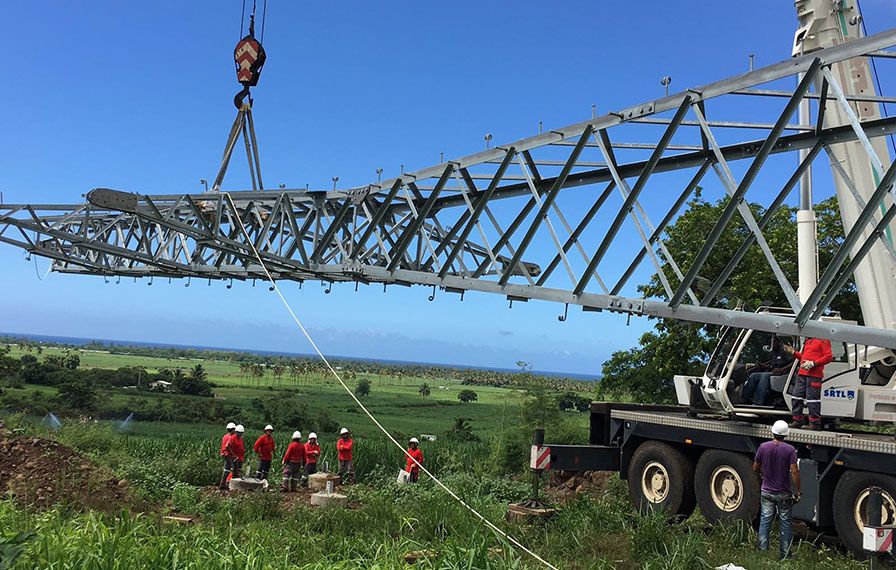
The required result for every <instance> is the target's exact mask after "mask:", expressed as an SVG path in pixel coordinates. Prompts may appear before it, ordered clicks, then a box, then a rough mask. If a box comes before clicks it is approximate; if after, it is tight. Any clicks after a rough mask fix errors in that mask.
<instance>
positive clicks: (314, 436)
mask: <svg viewBox="0 0 896 570" xmlns="http://www.w3.org/2000/svg"><path fill="white" fill-rule="evenodd" d="M308 439H317V434H316V433H314V432H311V433H309V434H308Z"/></svg>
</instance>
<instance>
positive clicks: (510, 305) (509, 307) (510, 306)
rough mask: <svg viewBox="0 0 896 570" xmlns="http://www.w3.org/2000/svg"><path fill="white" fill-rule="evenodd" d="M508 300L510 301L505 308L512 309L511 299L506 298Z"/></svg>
mask: <svg viewBox="0 0 896 570" xmlns="http://www.w3.org/2000/svg"><path fill="white" fill-rule="evenodd" d="M508 300H509V301H510V304H509V305H507V308H508V309H512V308H513V299H508Z"/></svg>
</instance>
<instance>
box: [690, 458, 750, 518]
mask: <svg viewBox="0 0 896 570" xmlns="http://www.w3.org/2000/svg"><path fill="white" fill-rule="evenodd" d="M694 490H695V491H696V495H697V504H698V505H699V506H700V512H702V513H703V516H704V517H706V520H707V521H709V522H710V523H716V522H719V521H738V520H739V521H744V522H746V523H749V524H753V523H754V522H755V521H756V517H757V516H758V515H759V499H760V490H759V477H758V476H757V475H756V473H755V472H754V471H753V463H752V462H751V461H750V459H749V458H747V457H746V456H744V455H741V454H739V453H732V452H729V451H719V450H715V449H713V450H710V451H707V452H705V453H704V454H703V455H701V456H700V460H699V461H698V462H697V471H696V472H695V473H694Z"/></svg>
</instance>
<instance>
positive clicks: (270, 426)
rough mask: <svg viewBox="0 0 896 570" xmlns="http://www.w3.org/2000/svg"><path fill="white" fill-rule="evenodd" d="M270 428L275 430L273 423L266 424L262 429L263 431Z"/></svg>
mask: <svg viewBox="0 0 896 570" xmlns="http://www.w3.org/2000/svg"><path fill="white" fill-rule="evenodd" d="M268 430H271V431H274V426H272V425H271V424H268V425H266V426H264V430H262V431H268Z"/></svg>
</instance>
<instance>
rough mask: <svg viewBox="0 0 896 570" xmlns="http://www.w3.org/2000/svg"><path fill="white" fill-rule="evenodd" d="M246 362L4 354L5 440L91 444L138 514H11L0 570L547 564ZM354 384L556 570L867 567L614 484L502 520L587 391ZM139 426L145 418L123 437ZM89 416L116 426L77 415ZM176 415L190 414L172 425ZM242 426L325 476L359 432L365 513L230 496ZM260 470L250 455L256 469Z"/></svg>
mask: <svg viewBox="0 0 896 570" xmlns="http://www.w3.org/2000/svg"><path fill="white" fill-rule="evenodd" d="M67 355H68V356H69V357H70V356H72V355H75V356H78V364H77V365H75V366H74V368H71V369H69V368H67V367H65V366H64V364H63V365H61V366H60V365H59V360H58V359H57V358H54V357H57V356H58V357H61V358H62V362H63V363H64V362H65V359H66V357H67ZM68 361H69V362H70V363H73V362H74V359H72V358H69V360H68ZM241 364H245V363H240V362H229V361H221V360H215V359H209V360H201V359H197V360H194V359H190V360H180V359H168V358H159V357H151V356H147V355H145V354H142V355H110V354H108V353H103V352H91V351H88V350H80V351H76V350H73V349H66V348H57V347H42V348H41V351H40V352H38V351H36V349H35V348H33V347H32V349H31V351H30V352H29V351H28V349H27V348H25V347H22V346H12V347H10V349H8V350H3V351H2V354H0V382H3V385H4V386H5V388H4V393H3V394H2V395H0V409H6V410H20V411H27V412H28V413H30V414H31V415H24V414H15V415H6V416H4V417H3V418H2V419H3V421H4V422H5V423H6V426H7V427H8V428H13V429H18V430H20V431H19V432H18V433H22V434H24V435H26V436H29V437H30V436H32V435H35V436H43V437H50V438H53V439H56V440H58V441H59V442H61V443H63V444H65V445H67V446H70V447H72V448H74V449H77V450H78V451H80V452H81V453H83V454H85V455H86V456H87V457H89V458H90V459H91V460H92V461H94V462H95V463H97V464H99V465H100V466H101V467H103V468H105V469H108V470H110V471H111V472H113V473H114V474H115V475H116V476H117V477H119V478H122V479H124V480H126V481H127V483H128V488H129V489H130V492H131V493H132V494H133V495H134V497H135V500H134V502H133V503H130V504H123V505H110V508H109V509H108V512H98V511H93V510H86V511H84V510H79V509H77V508H73V505H65V504H60V505H57V506H55V507H53V508H51V509H49V510H46V511H40V512H39V511H36V510H32V509H29V508H23V507H22V506H21V505H17V504H15V503H14V502H13V501H12V500H10V499H3V500H0V568H7V567H9V568H14V569H16V570H20V569H26V568H91V569H98V570H102V569H106V568H108V569H118V568H123V567H127V568H137V569H140V568H146V569H149V568H153V569H155V568H194V569H206V568H212V569H214V568H222V569H223V568H227V569H230V568H233V569H236V568H239V569H241V570H242V569H253V568H258V569H261V568H265V569H280V568H284V569H286V568H297V567H307V568H320V569H324V568H327V569H329V568H389V569H391V568H396V569H398V568H407V567H408V566H407V565H406V563H405V556H406V555H408V554H409V553H416V554H415V556H417V558H418V561H417V564H416V566H415V567H419V568H439V569H451V568H468V569H473V568H475V569H480V568H495V569H497V568H501V569H504V568H537V567H538V564H537V563H535V562H534V561H533V560H532V559H531V558H528V557H527V556H525V555H524V554H522V553H520V552H518V551H517V550H516V549H514V548H513V547H512V546H511V545H509V544H507V543H505V542H503V541H502V540H501V539H499V538H497V537H496V536H495V535H494V534H493V533H492V532H491V531H489V530H488V529H487V528H486V527H484V526H483V525H482V524H480V523H479V522H478V521H477V520H476V519H475V518H474V517H473V516H472V515H471V514H470V513H469V512H468V511H466V510H465V509H464V508H463V507H462V506H460V505H458V504H457V503H456V502H455V501H453V500H452V499H450V498H449V497H447V496H446V495H445V494H444V492H443V491H441V490H440V489H439V488H438V487H436V486H435V484H434V483H433V482H432V481H430V480H428V479H427V478H425V477H424V478H422V479H421V482H420V483H419V484H418V485H406V486H402V485H397V484H396V483H395V473H396V471H397V469H398V468H399V467H401V466H402V465H403V464H404V459H403V455H402V452H401V451H400V450H398V449H396V448H395V447H394V446H392V444H391V443H389V442H387V441H386V440H385V438H384V437H382V435H381V434H380V433H379V432H378V430H377V429H376V428H375V426H373V425H371V423H370V422H369V420H367V419H366V417H364V416H363V415H362V414H361V413H360V412H359V411H358V410H357V409H356V407H355V406H354V405H353V403H352V401H351V399H350V398H349V396H348V395H347V394H345V392H344V391H343V389H342V388H341V387H340V386H339V385H338V384H337V383H336V382H335V380H334V379H332V378H331V377H327V376H325V375H321V374H318V373H314V372H302V371H299V373H297V374H296V375H295V376H293V375H292V374H291V368H290V366H288V365H284V368H283V370H280V371H279V374H276V373H275V372H274V367H273V365H272V366H262V365H261V364H260V363H255V364H252V365H251V366H241ZM26 368H28V369H29V372H25V374H31V375H30V376H27V377H28V379H32V380H33V379H35V378H37V379H40V380H42V381H43V383H32V382H27V381H24V380H23V372H24V371H25V370H26ZM256 369H260V370H261V374H260V375H256V374H255V372H253V370H256ZM166 370H167V371H170V374H171V375H172V377H176V378H182V380H177V381H173V382H172V389H173V390H174V391H173V392H168V391H166V390H165V389H163V388H160V387H159V386H158V385H156V387H153V386H152V385H153V382H155V381H157V379H158V378H160V377H162V376H165V375H166V374H169V373H167V372H163V371H166ZM246 371H248V374H247V373H246ZM178 372H179V374H178ZM352 373H353V374H354V376H355V377H354V378H352ZM343 374H344V376H345V378H346V381H347V382H350V383H351V384H350V385H353V386H357V385H358V384H360V382H361V381H367V382H368V385H369V388H370V390H369V395H367V396H366V397H365V405H366V406H368V407H369V408H370V409H371V411H372V412H373V413H374V414H375V415H376V416H377V417H378V418H379V419H380V420H381V421H382V422H383V424H384V425H385V426H386V427H387V429H389V430H390V432H391V433H392V434H393V435H394V436H396V437H397V438H399V440H402V439H405V438H407V437H409V436H411V435H417V436H419V435H421V434H424V433H425V434H431V435H435V436H437V440H436V441H429V440H427V439H423V441H422V446H421V447H422V449H423V451H424V454H425V457H426V460H425V465H426V466H427V468H428V469H430V470H432V471H433V472H434V473H436V474H437V475H438V476H439V477H440V478H442V480H443V481H444V482H445V484H447V485H448V486H449V487H450V488H451V489H453V490H455V491H456V492H457V493H458V494H459V495H460V496H461V497H462V498H463V499H464V500H465V501H466V502H468V503H469V504H471V505H472V506H473V507H475V508H476V509H477V510H479V511H480V512H481V513H482V514H483V515H485V516H486V517H488V518H489V519H490V520H492V521H494V522H496V523H497V524H499V525H500V526H501V527H502V528H504V529H505V530H507V531H508V532H510V533H511V534H512V535H513V536H514V537H515V538H517V539H519V540H521V541H522V542H523V543H524V544H526V545H527V546H529V547H531V548H532V549H533V550H535V551H536V552H538V553H539V554H541V555H542V556H544V557H545V558H546V559H547V560H549V561H550V562H551V563H553V564H555V565H556V566H557V567H560V568H572V569H578V568H641V567H644V568H669V569H678V568H681V569H690V568H711V567H714V566H718V565H721V564H724V563H727V562H738V563H741V564H746V565H748V567H749V568H750V569H751V570H752V569H754V568H760V569H762V568H768V569H772V568H774V569H776V570H777V569H782V568H785V569H786V568H813V570H815V569H833V568H838V569H842V568H845V569H848V570H850V569H853V568H855V569H858V568H860V567H861V565H860V564H859V563H858V562H855V561H853V560H852V559H850V558H848V557H846V556H844V555H842V554H839V553H837V552H836V551H832V550H830V549H828V548H826V547H824V546H816V545H813V544H810V543H801V544H800V545H799V546H798V547H797V556H796V559H795V560H794V561H792V562H788V563H786V564H784V565H781V564H779V563H778V562H777V560H775V558H774V555H773V554H768V555H765V554H763V555H759V554H758V553H756V552H755V551H754V541H755V535H754V533H753V531H752V530H751V529H749V528H744V527H741V526H720V527H716V528H714V529H711V530H710V529H708V527H707V526H706V524H705V522H704V521H703V520H702V519H701V518H700V517H699V516H695V517H693V518H692V519H691V520H689V521H687V522H686V523H685V524H682V525H674V526H670V525H669V524H668V523H666V522H665V521H664V520H661V519H659V518H656V517H641V516H639V515H638V514H637V513H635V511H634V510H633V509H632V507H631V505H630V502H629V500H628V497H627V493H626V489H625V485H624V484H623V483H622V482H621V481H618V480H616V479H611V480H610V482H609V483H608V484H607V485H606V486H605V487H596V488H595V489H594V490H593V493H594V496H593V497H590V498H589V497H586V496H580V497H578V498H574V499H572V500H571V501H570V502H568V503H566V504H565V505H564V506H563V507H562V509H561V510H560V512H559V514H558V516H557V517H555V518H554V519H553V520H551V521H547V522H543V523H539V524H533V525H511V524H509V523H505V522H503V516H504V510H505V509H506V506H507V503H508V502H512V501H518V500H521V499H523V498H526V497H527V496H528V494H529V492H530V483H529V480H528V475H527V469H526V467H527V463H528V456H529V445H530V443H531V437H532V433H531V431H532V428H533V427H534V426H536V425H539V426H545V427H546V428H547V432H548V433H549V434H550V435H549V437H550V441H552V442H556V443H581V442H584V441H587V413H581V412H578V411H577V410H580V409H583V408H585V409H587V406H582V405H581V403H582V402H583V401H585V402H587V401H588V400H590V394H589V393H588V392H587V391H570V390H564V389H557V385H555V384H553V383H552V381H545V382H541V383H540V382H539V379H538V377H537V376H535V375H532V374H531V373H530V372H526V373H524V374H526V375H527V376H525V377H526V378H528V384H527V385H526V389H522V388H520V387H517V386H516V385H514V386H513V387H497V386H493V385H490V384H488V383H482V384H475V385H476V390H475V392H474V394H475V395H476V400H475V401H474V402H469V403H463V402H461V401H459V399H458V398H459V395H460V394H461V393H463V392H464V391H470V392H472V390H470V389H469V388H468V387H466V386H468V385H470V383H466V382H464V381H458V380H456V379H452V378H438V377H433V376H431V375H430V374H425V375H422V376H411V375H406V374H402V375H400V376H399V375H386V374H374V373H370V372H364V371H362V370H361V369H358V370H353V371H346V370H343ZM519 376H521V377H523V374H520V375H519ZM72 379H76V380H77V383H76V384H71V382H73V380H72ZM185 381H189V382H196V383H199V384H200V385H201V383H202V382H205V383H207V387H208V388H209V389H210V390H211V392H212V393H213V394H214V397H208V396H205V395H201V393H202V392H204V390H199V392H200V393H199V394H194V395H191V394H189V393H187V390H193V388H189V389H187V388H184V386H186V384H184V382H185ZM178 383H181V386H180V387H178ZM430 383H431V385H430ZM423 387H425V388H426V390H423ZM589 388H590V386H589ZM84 389H87V390H88V391H92V393H93V395H94V398H93V400H92V401H86V400H85V401H81V402H78V403H77V405H75V404H74V403H73V402H70V401H69V400H70V398H71V397H72V393H74V392H77V391H78V390H84ZM66 390H73V391H74V392H66ZM66 406H71V408H67V407H66ZM563 410H566V411H563ZM48 411H52V412H54V413H56V414H57V415H61V416H62V422H63V425H62V427H61V428H60V429H58V430H50V429H49V428H47V427H44V426H42V425H41V424H40V422H39V416H41V415H43V413H46V412H48ZM130 414H133V416H132V420H131V421H130V422H127V423H125V424H121V423H120V422H121V420H123V419H125V418H126V417H128V416H129V415H130ZM85 415H86V416H90V417H92V418H96V417H101V418H107V419H108V420H115V421H100V422H96V421H94V420H92V419H79V418H80V417H81V416H85ZM191 417H195V419H193V420H190V419H183V418H191ZM167 418H177V419H176V421H161V420H165V419H167ZM207 418H213V420H212V421H210V420H208V419H207ZM229 420H235V421H240V422H242V423H244V424H245V425H246V426H247V429H248V432H249V433H248V434H247V438H246V439H247V443H248V444H249V446H251V443H252V442H253V441H254V439H255V437H257V435H258V434H259V433H260V428H261V427H262V426H263V425H264V424H265V423H272V424H273V425H274V426H275V428H276V431H275V434H274V436H275V440H276V443H277V449H278V454H280V453H282V452H283V450H284V449H285V447H286V445H287V443H288V438H289V435H290V434H291V432H292V430H293V429H300V430H301V431H302V432H303V433H306V434H307V432H308V431H311V430H314V431H317V433H318V435H319V437H320V443H321V446H322V451H323V454H322V457H321V462H322V464H326V465H329V466H330V467H331V468H332V467H333V466H334V465H335V461H336V454H335V441H336V438H337V433H338V430H339V427H341V426H343V425H345V426H347V427H349V428H350V429H352V431H353V433H354V436H355V467H356V470H357V475H358V480H359V481H360V483H359V484H358V485H354V486H350V487H348V488H346V491H345V492H346V493H347V494H348V496H349V500H350V502H351V508H349V509H326V510H316V509H313V508H311V507H310V506H308V505H307V504H306V503H304V502H302V501H297V502H284V501H282V500H281V496H280V495H279V493H266V494H259V495H231V496H222V495H219V494H218V493H216V492H212V491H210V490H209V489H208V487H210V486H212V485H214V484H215V483H216V482H217V479H218V477H219V476H220V469H221V466H220V460H219V457H218V445H219V442H220V437H221V434H222V427H223V423H224V422H225V421H229ZM253 463H254V459H252V456H251V454H250V455H249V465H248V466H247V467H248V468H249V469H250V470H251V469H252V468H254V465H253ZM277 479H279V475H275V481H274V482H275V484H276V483H277V482H278V481H277ZM165 514H185V515H191V516H195V517H197V521H198V522H197V523H196V524H192V525H178V524H174V523H166V522H165V521H164V519H163V518H162V515H165ZM30 533H34V534H33V535H32V534H30ZM13 560H15V561H14V562H13Z"/></svg>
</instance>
